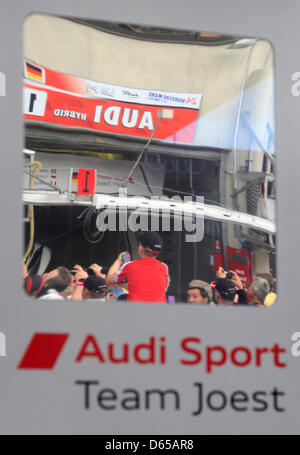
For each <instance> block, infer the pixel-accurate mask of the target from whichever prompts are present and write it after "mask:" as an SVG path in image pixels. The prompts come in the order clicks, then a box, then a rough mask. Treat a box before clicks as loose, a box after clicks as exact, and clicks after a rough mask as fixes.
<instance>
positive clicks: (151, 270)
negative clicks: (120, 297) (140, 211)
mask: <svg viewBox="0 0 300 455" xmlns="http://www.w3.org/2000/svg"><path fill="white" fill-rule="evenodd" d="M161 250H162V239H161V237H160V236H159V234H158V233H157V232H144V233H143V234H142V235H141V237H140V244H139V256H140V259H138V260H136V261H130V260H128V259H130V258H128V253H126V252H122V253H120V254H119V256H118V258H117V259H116V261H115V262H114V263H113V265H112V266H111V267H110V269H109V271H108V273H107V277H106V283H107V286H108V287H109V286H111V285H113V284H114V283H116V284H121V283H122V282H124V281H126V282H127V285H128V296H127V299H126V300H131V301H136V302H153V303H166V290H167V287H168V284H169V273H168V267H167V265H166V264H164V263H163V262H160V261H159V260H158V259H157V257H158V256H159V254H160V252H161ZM126 256H127V262H124V258H125V261H126Z"/></svg>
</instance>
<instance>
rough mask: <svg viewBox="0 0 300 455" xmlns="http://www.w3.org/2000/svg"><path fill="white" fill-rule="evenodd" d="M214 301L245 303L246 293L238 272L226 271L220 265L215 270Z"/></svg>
mask: <svg viewBox="0 0 300 455" xmlns="http://www.w3.org/2000/svg"><path fill="white" fill-rule="evenodd" d="M216 277H217V280H216V283H215V301H216V303H218V304H221V305H222V304H230V305H234V304H235V305H247V304H248V301H247V295H246V291H245V289H244V287H243V283H242V281H241V280H240V278H239V276H238V274H237V273H236V272H234V271H233V270H230V271H229V272H226V271H225V270H224V269H223V268H222V267H219V269H218V270H217V272H216Z"/></svg>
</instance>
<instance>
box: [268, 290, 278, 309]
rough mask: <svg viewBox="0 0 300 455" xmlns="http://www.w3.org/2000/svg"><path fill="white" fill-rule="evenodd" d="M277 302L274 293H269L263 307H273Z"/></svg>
mask: <svg viewBox="0 0 300 455" xmlns="http://www.w3.org/2000/svg"><path fill="white" fill-rule="evenodd" d="M276 300H277V294H275V292H269V294H268V295H267V297H266V298H265V306H267V307H270V306H272V305H274V303H275V302H276Z"/></svg>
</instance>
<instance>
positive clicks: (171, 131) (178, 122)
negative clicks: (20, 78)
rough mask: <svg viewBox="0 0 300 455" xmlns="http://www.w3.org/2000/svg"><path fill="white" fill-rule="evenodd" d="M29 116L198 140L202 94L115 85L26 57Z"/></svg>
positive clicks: (25, 104) (177, 140)
mask: <svg viewBox="0 0 300 455" xmlns="http://www.w3.org/2000/svg"><path fill="white" fill-rule="evenodd" d="M24 73H25V79H24V97H23V109H24V118H25V120H27V121H34V122H43V123H47V124H52V125H59V126H64V127H66V128H76V129H84V130H90V131H99V132H101V133H108V134H116V135H122V136H128V135H129V136H136V137H141V138H149V137H151V136H152V134H153V132H154V129H155V127H156V125H157V123H158V120H159V115H158V111H159V110H161V109H163V108H168V109H172V110H173V118H167V119H161V120H160V121H159V124H158V127H157V129H156V130H155V135H154V138H153V139H154V140H155V139H159V140H164V141H167V142H170V143H185V144H192V143H193V139H194V133H195V128H196V122H197V118H198V115H199V108H200V104H201V98H202V95H201V94H193V93H172V92H162V91H157V90H141V89H132V88H127V87H119V86H113V85H109V84H103V83H100V82H94V81H90V80H87V79H83V78H79V77H75V76H71V75H68V74H62V73H58V72H56V71H52V70H49V69H47V68H44V67H41V66H39V65H37V64H35V63H34V62H29V61H27V60H26V61H25V62H24Z"/></svg>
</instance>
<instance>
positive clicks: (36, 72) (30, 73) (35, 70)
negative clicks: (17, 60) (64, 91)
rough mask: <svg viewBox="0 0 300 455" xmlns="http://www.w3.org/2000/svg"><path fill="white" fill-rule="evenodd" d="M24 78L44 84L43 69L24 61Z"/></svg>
mask: <svg viewBox="0 0 300 455" xmlns="http://www.w3.org/2000/svg"><path fill="white" fill-rule="evenodd" d="M25 77H28V78H30V79H33V80H35V81H40V82H45V75H44V69H43V68H40V67H39V66H37V65H34V64H33V63H29V62H27V61H25Z"/></svg>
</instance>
